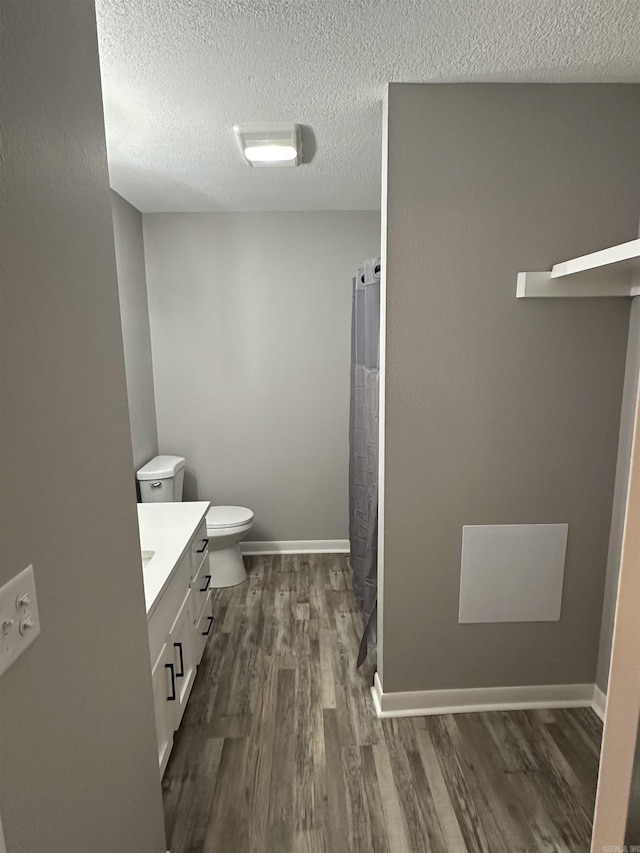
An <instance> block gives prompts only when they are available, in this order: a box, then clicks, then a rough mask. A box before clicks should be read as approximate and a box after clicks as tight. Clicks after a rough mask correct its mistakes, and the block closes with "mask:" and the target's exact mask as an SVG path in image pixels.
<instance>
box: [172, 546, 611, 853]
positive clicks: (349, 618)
mask: <svg viewBox="0 0 640 853" xmlns="http://www.w3.org/2000/svg"><path fill="white" fill-rule="evenodd" d="M247 568H248V570H249V579H248V581H247V582H246V583H245V584H242V585H241V586H238V587H234V588H232V589H225V590H218V591H217V592H216V593H215V602H214V617H215V618H214V625H213V628H212V631H211V635H210V638H209V641H208V644H207V648H206V651H205V655H204V657H203V660H202V664H201V666H200V668H199V671H198V676H197V678H196V681H195V685H194V688H193V692H192V694H191V698H190V700H189V703H188V705H187V709H186V711H185V716H184V718H183V722H182V725H181V727H180V730H179V731H178V732H177V733H176V740H175V744H174V748H173V753H172V755H171V759H170V761H169V765H168V767H167V770H166V773H165V777H164V781H163V791H164V804H165V818H166V827H167V848H168V849H169V850H170V851H171V853H289V851H290V852H291V853H423V851H424V853H427V851H434V853H466V851H469V853H516V851H522V853H552V851H556V853H559V852H560V851H563V853H581V851H588V849H589V839H590V835H591V821H592V813H593V805H594V798H595V785H596V775H597V767H598V755H599V749H600V738H601V724H600V721H599V720H598V718H597V717H596V716H595V714H593V713H592V712H591V711H590V710H583V709H578V710H566V711H565V710H563V711H527V712H525V711H519V712H499V713H485V714H459V715H456V716H441V717H417V718H406V719H395V720H377V719H376V718H375V717H374V715H373V711H372V705H371V699H370V695H369V685H370V683H371V677H372V672H371V670H369V671H365V672H362V671H357V670H356V669H355V659H356V654H357V648H358V641H359V632H360V625H361V621H360V614H359V613H358V611H357V607H356V604H355V601H354V599H353V595H352V594H351V592H350V570H349V567H348V561H347V558H346V557H341V556H338V557H336V556H278V557H253V558H249V559H248V560H247Z"/></svg>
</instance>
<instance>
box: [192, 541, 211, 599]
mask: <svg viewBox="0 0 640 853" xmlns="http://www.w3.org/2000/svg"><path fill="white" fill-rule="evenodd" d="M191 588H192V589H193V591H194V593H195V594H196V597H197V598H198V599H199V602H198V607H197V610H198V613H199V612H200V608H201V606H202V602H203V601H204V596H205V594H206V593H207V592H208V591H209V589H210V588H211V575H210V574H209V553H208V552H205V554H204V559H203V560H202V562H201V563H200V567H199V568H198V571H197V572H196V574H195V576H194V577H193V580H192V581H191ZM200 593H202V596H200V595H199V594H200Z"/></svg>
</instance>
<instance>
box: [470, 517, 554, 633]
mask: <svg viewBox="0 0 640 853" xmlns="http://www.w3.org/2000/svg"><path fill="white" fill-rule="evenodd" d="M568 530H569V525H568V524H496V525H466V526H464V527H463V528H462V564H461V570H460V610H459V614H458V622H465V623H466V622H557V621H558V619H559V618H560V609H561V606H562V583H563V580H564V563H565V555H566V551H567V533H568Z"/></svg>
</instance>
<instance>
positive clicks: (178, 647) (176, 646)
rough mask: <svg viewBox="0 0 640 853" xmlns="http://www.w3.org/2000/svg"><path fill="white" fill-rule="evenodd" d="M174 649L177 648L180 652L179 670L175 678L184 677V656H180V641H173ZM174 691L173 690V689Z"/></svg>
mask: <svg viewBox="0 0 640 853" xmlns="http://www.w3.org/2000/svg"><path fill="white" fill-rule="evenodd" d="M173 647H174V649H178V650H179V652H180V672H176V678H183V677H184V658H183V657H182V643H174V644H173ZM174 693H175V691H174Z"/></svg>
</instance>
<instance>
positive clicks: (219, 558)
mask: <svg viewBox="0 0 640 853" xmlns="http://www.w3.org/2000/svg"><path fill="white" fill-rule="evenodd" d="M206 521H207V537H208V539H209V574H210V575H211V582H210V586H211V587H213V588H214V589H219V588H220V587H225V586H236V584H239V583H242V582H243V581H244V580H246V578H247V572H246V570H245V567H244V560H243V559H242V554H241V553H240V544H239V543H240V542H241V541H242V540H243V539H244V537H245V536H246V534H247V532H248V531H249V530H250V529H251V527H252V526H253V513H252V512H251V510H250V509H247V508H246V507H243V506H212V507H211V509H209V510H208V511H207V515H206Z"/></svg>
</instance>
